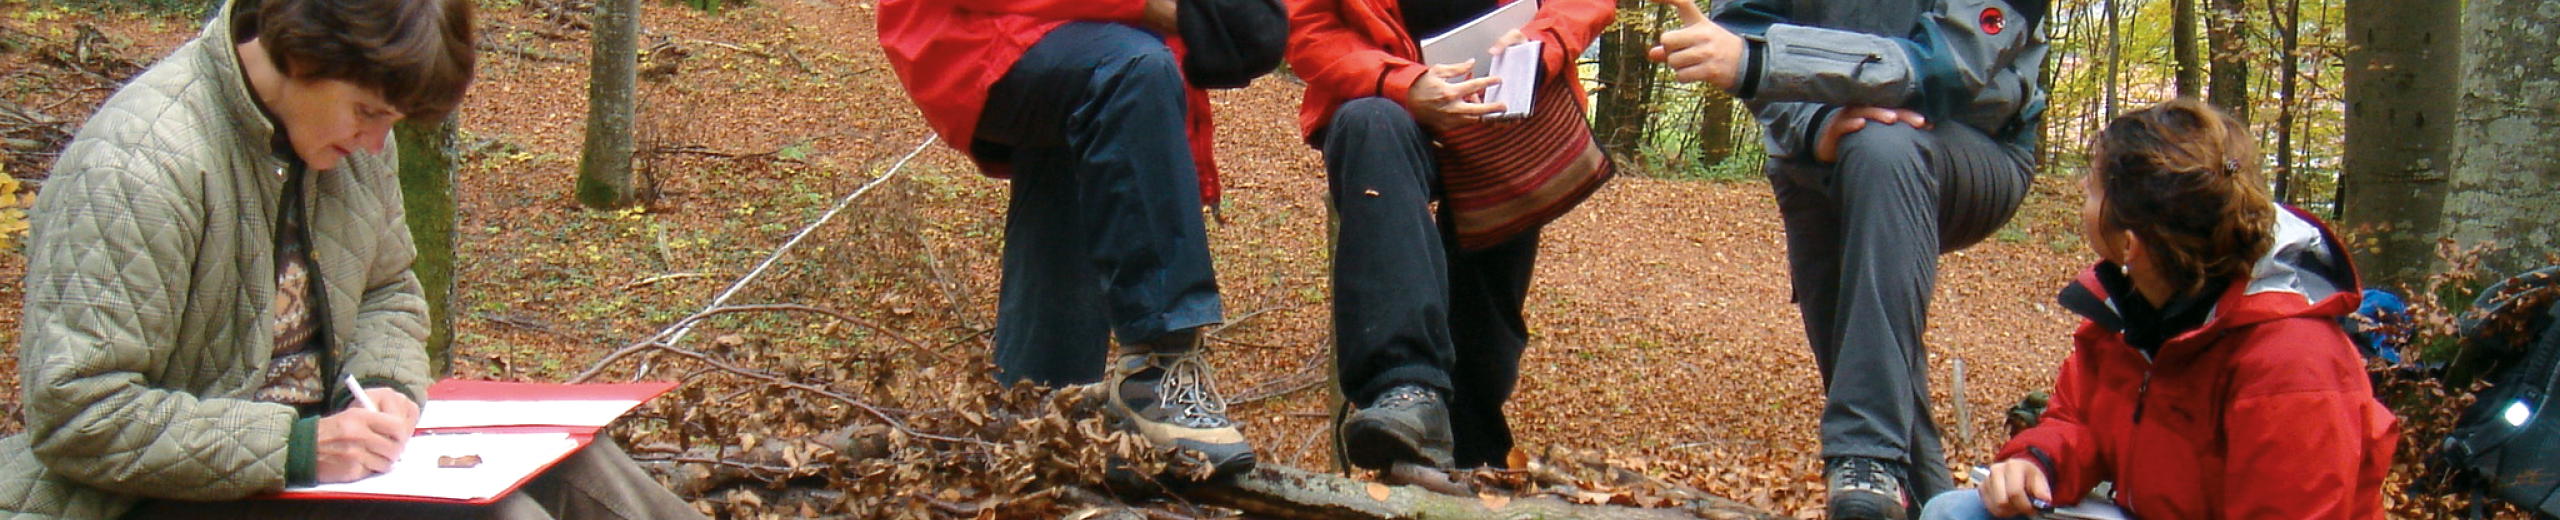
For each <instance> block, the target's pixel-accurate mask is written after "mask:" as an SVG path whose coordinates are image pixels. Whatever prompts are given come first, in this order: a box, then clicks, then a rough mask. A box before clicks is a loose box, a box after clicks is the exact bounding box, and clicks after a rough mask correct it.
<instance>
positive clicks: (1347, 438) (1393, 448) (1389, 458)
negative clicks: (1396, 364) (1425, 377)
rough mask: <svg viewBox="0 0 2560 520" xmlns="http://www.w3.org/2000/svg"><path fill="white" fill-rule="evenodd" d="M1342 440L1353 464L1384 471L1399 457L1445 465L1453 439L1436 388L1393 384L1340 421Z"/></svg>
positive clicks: (1427, 464)
mask: <svg viewBox="0 0 2560 520" xmlns="http://www.w3.org/2000/svg"><path fill="white" fill-rule="evenodd" d="M1342 444H1343V451H1344V455H1345V456H1347V457H1348V458H1350V459H1351V465H1353V466H1359V467H1363V468H1369V469H1376V470H1384V469H1388V468H1390V467H1393V466H1394V465H1395V463H1396V462H1399V461H1401V462H1406V463H1411V464H1417V465H1422V466H1427V467H1431V468H1444V469H1445V468H1448V467H1449V465H1450V459H1451V457H1450V455H1449V451H1450V446H1451V445H1453V444H1456V442H1455V441H1453V440H1452V439H1451V436H1450V435H1449V407H1448V405H1446V404H1442V403H1441V401H1440V393H1439V392H1434V391H1432V390H1431V389H1428V388H1423V387H1422V386H1420V385H1398V386H1396V387H1395V388H1389V389H1387V391H1386V393H1383V394H1378V398H1377V399H1376V400H1373V401H1370V402H1369V406H1365V407H1361V408H1360V410H1359V411H1355V412H1351V416H1350V418H1349V419H1348V420H1345V421H1343V423H1342Z"/></svg>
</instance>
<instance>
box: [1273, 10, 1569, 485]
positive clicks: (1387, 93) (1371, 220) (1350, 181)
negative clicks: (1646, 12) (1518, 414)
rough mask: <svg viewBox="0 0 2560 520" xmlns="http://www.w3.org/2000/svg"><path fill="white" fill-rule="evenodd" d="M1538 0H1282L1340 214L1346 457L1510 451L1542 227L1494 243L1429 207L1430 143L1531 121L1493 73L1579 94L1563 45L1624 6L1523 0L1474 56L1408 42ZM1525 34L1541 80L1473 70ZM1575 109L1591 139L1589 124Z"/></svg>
mask: <svg viewBox="0 0 2560 520" xmlns="http://www.w3.org/2000/svg"><path fill="white" fill-rule="evenodd" d="M1537 1H1538V0H1509V1H1499V0H1403V1H1399V0H1291V1H1290V2H1289V12H1290V15H1291V19H1290V32H1289V50H1288V53H1287V56H1288V61H1289V65H1290V67H1291V68H1292V70H1295V71H1296V72H1297V73H1298V75H1299V77H1300V78H1303V79H1305V80H1306V82H1307V89H1306V99H1305V101H1304V103H1303V104H1302V105H1300V107H1299V112H1298V114H1299V117H1298V122H1299V128H1300V129H1301V131H1302V132H1303V133H1304V136H1305V138H1306V142H1307V144H1308V145H1309V146H1313V147H1315V148H1317V149H1319V150H1322V151H1323V152H1324V159H1325V173H1326V175H1327V178H1328V180H1329V182H1330V188H1331V197H1330V199H1331V200H1332V203H1333V209H1334V211H1335V212H1336V216H1335V219H1334V221H1335V223H1336V224H1338V225H1339V228H1338V232H1337V233H1336V234H1335V235H1334V266H1333V291H1334V308H1333V317H1334V338H1335V340H1336V341H1337V342H1338V343H1337V344H1336V345H1335V347H1334V348H1335V359H1336V363H1335V369H1336V372H1335V378H1336V383H1337V384H1339V385H1340V388H1341V390H1342V392H1343V395H1345V396H1347V397H1348V398H1349V402H1348V404H1349V406H1351V407H1354V408H1356V410H1353V411H1351V412H1350V413H1349V415H1348V416H1347V417H1346V418H1345V419H1344V420H1343V421H1342V423H1341V424H1340V425H1339V428H1340V429H1339V431H1337V432H1336V433H1337V434H1339V437H1338V439H1339V440H1341V441H1342V444H1343V447H1344V450H1343V453H1341V455H1343V456H1345V457H1346V458H1348V459H1349V462H1350V463H1351V464H1354V465H1357V466H1360V467H1364V468H1373V469H1387V468H1389V467H1390V466H1391V465H1393V464H1395V463H1399V462H1401V463H1410V464H1418V465H1422V466H1428V467H1444V468H1445V467H1477V466H1495V467H1500V466H1503V465H1505V464H1506V461H1507V455H1508V454H1509V453H1510V451H1511V429H1510V426H1509V425H1508V424H1507V422H1506V421H1505V420H1504V418H1503V413H1502V405H1503V402H1504V401H1506V400H1508V399H1510V397H1511V392H1512V389H1513V388H1514V385H1515V383H1516V382H1517V380H1518V378H1519V373H1520V355H1521V353H1522V351H1523V350H1524V349H1526V348H1527V346H1528V339H1529V330H1528V323H1527V321H1526V320H1525V319H1524V318H1523V316H1522V314H1521V311H1522V307H1523V303H1524V302H1525V301H1526V300H1527V298H1528V296H1529V281H1530V273H1531V271H1532V270H1533V267H1534V266H1535V265H1536V261H1537V256H1538V230H1537V229H1536V225H1535V223H1532V224H1531V225H1528V226H1526V227H1525V228H1524V229H1517V230H1513V231H1509V232H1505V233H1500V234H1498V235H1487V236H1496V237H1498V238H1492V239H1490V240H1487V242H1490V243H1486V244H1468V243H1467V242H1468V241H1469V240H1470V239H1471V238H1472V237H1475V236H1478V235H1474V234H1470V233H1466V232H1464V231H1465V230H1463V229H1460V228H1459V226H1460V224H1459V223H1458V222H1456V221H1455V219H1453V218H1452V212H1453V209H1454V207H1455V206H1457V204H1456V203H1454V202H1451V201H1447V200H1443V202H1442V203H1441V204H1440V206H1439V209H1440V211H1439V213H1437V214H1435V213H1434V211H1433V210H1434V207H1433V202H1434V200H1435V199H1443V197H1444V196H1445V195H1448V194H1450V193H1451V190H1450V189H1449V188H1450V187H1451V184H1450V182H1449V181H1450V179H1448V178H1447V177H1446V176H1445V175H1444V174H1446V173H1448V170H1446V169H1445V167H1447V166H1449V164H1448V163H1447V162H1446V158H1447V157H1448V156H1446V155H1443V154H1444V153H1446V152H1449V150H1439V149H1436V147H1438V146H1440V145H1437V144H1435V140H1438V139H1440V138H1444V137H1448V136H1450V135H1452V134H1453V133H1460V132H1468V131H1483V132H1493V133H1500V132H1505V131H1512V130H1517V131H1526V129H1525V127H1521V126H1511V127H1508V128H1505V126H1504V125H1520V124H1523V123H1509V122H1491V121H1487V120H1486V119H1487V116H1488V115H1491V114H1496V113H1500V112H1503V111H1504V109H1505V108H1506V107H1504V106H1502V105H1501V104H1498V103H1491V102H1487V101H1485V100H1483V99H1481V95H1482V94H1483V92H1484V91H1485V89H1486V88H1487V87H1489V86H1491V85H1493V84H1495V83H1496V82H1504V83H1510V84H1513V85H1515V86H1521V87H1527V86H1530V85H1535V84H1539V83H1538V82H1550V81H1560V82H1564V86H1565V87H1566V88H1559V89H1556V90H1555V91H1554V92H1553V93H1552V94H1557V96H1556V97H1555V98H1554V99H1557V100H1561V101H1564V102H1569V103H1573V105H1567V106H1568V107H1578V106H1579V103H1581V99H1582V94H1581V87H1580V85H1579V84H1578V83H1577V82H1575V81H1574V79H1575V78H1576V76H1577V72H1576V70H1575V68H1574V64H1573V58H1574V57H1575V56H1579V55H1581V53H1582V50H1583V48H1584V47H1585V46H1587V45H1589V44H1590V43H1591V42H1592V38H1593V36H1594V35H1597V34H1599V31H1600V29H1601V28H1602V27H1604V26H1607V25H1608V24H1609V21H1610V19H1611V18H1612V16H1613V15H1614V14H1615V13H1616V7H1615V4H1614V3H1612V2H1610V1H1609V0H1545V1H1543V2H1538V3H1535V4H1530V6H1533V7H1534V8H1535V11H1536V12H1535V16H1534V17H1533V18H1531V19H1530V20H1529V21H1528V22H1527V23H1526V24H1525V25H1524V26H1520V27H1518V28H1516V29H1498V30H1502V31H1504V32H1502V33H1497V34H1502V35H1503V36H1502V37H1501V38H1499V39H1498V41H1497V43H1496V44H1495V45H1494V46H1493V47H1492V48H1486V49H1483V50H1480V51H1474V52H1471V53H1469V54H1473V55H1475V56H1479V57H1478V58H1476V60H1467V61H1459V62H1454V63H1429V62H1426V61H1425V60H1424V58H1423V49H1422V48H1421V46H1420V45H1419V44H1417V43H1416V42H1417V41H1419V40H1423V39H1428V38H1431V37H1433V36H1436V35H1440V34H1443V33H1445V32H1447V31H1450V30H1452V29H1453V28H1457V27H1460V26H1462V25H1465V24H1467V23H1469V22H1470V21H1471V20H1475V19H1477V18H1478V17H1481V16H1485V15H1486V14H1487V13H1489V12H1492V11H1494V10H1495V9H1496V8H1497V7H1500V6H1505V5H1508V4H1510V3H1512V2H1537ZM1522 41H1538V42H1541V44H1540V47H1541V49H1539V53H1538V59H1537V66H1536V67H1535V72H1536V73H1535V74H1533V75H1532V76H1534V77H1520V78H1495V77H1476V78H1470V77H1468V76H1469V70H1470V69H1471V65H1473V64H1474V63H1475V62H1476V61H1481V60H1486V59H1491V58H1492V53H1493V52H1496V51H1500V50H1504V49H1508V48H1510V47H1511V46H1512V45H1511V44H1513V43H1517V42H1522ZM1540 94H1550V93H1549V92H1540ZM1574 117H1575V118H1576V119H1578V116H1574ZM1572 123H1573V124H1572V125H1571V127H1572V130H1573V131H1578V132H1581V133H1582V135H1581V137H1583V138H1586V139H1587V137H1588V134H1589V127H1588V126H1584V125H1586V124H1585V123H1582V122H1580V121H1578V120H1577V121H1573V122H1572ZM1486 125H1494V126H1492V127H1490V128H1487V127H1486ZM1452 146H1463V145H1459V144H1454V143H1452ZM1461 151H1464V150H1461ZM1587 151H1588V152H1589V153H1588V154H1587V157H1585V158H1584V159H1583V160H1585V161H1605V160H1606V159H1605V157H1603V156H1600V154H1599V153H1598V150H1597V148H1588V149H1587ZM1586 164H1588V163H1586ZM1600 164H1605V163H1600ZM1593 187H1596V184H1595V185H1594V186H1593ZM1587 194H1588V193H1587V192H1584V193H1583V195H1587ZM1576 201H1578V199H1576Z"/></svg>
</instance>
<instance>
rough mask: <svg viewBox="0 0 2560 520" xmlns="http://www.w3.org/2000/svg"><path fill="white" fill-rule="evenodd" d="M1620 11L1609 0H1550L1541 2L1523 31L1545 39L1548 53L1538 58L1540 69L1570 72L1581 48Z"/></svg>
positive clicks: (1528, 34)
mask: <svg viewBox="0 0 2560 520" xmlns="http://www.w3.org/2000/svg"><path fill="white" fill-rule="evenodd" d="M1515 1H1521V2H1527V1H1531V0H1515ZM1617 14H1618V5H1617V4H1616V3H1614V2H1610V1H1608V0H1548V1H1547V2H1546V3H1543V4H1539V5H1538V16H1537V17H1536V18H1534V19H1531V20H1529V25H1528V26H1527V27H1522V28H1520V34H1521V35H1522V36H1527V37H1528V38H1529V39H1532V40H1537V41H1540V42H1545V44H1544V47H1543V49H1542V53H1543V54H1545V55H1544V56H1540V57H1539V58H1540V59H1539V60H1538V61H1539V62H1540V63H1539V65H1542V66H1541V67H1539V70H1540V71H1543V72H1546V73H1549V74H1557V73H1570V72H1573V71H1574V70H1575V69H1574V68H1573V60H1574V58H1576V57H1580V56H1582V50H1583V49H1584V48H1587V47H1590V46H1591V42H1593V41H1596V38H1598V37H1599V35H1600V30H1601V29H1606V28H1608V27H1609V21H1610V20H1611V19H1614V18H1616V17H1617Z"/></svg>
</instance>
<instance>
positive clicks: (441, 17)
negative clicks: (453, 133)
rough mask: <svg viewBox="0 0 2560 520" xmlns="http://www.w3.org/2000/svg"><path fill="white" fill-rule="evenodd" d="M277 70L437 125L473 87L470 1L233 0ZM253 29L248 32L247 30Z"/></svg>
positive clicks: (244, 29) (415, 119) (412, 118)
mask: <svg viewBox="0 0 2560 520" xmlns="http://www.w3.org/2000/svg"><path fill="white" fill-rule="evenodd" d="M234 1H237V2H243V3H252V4H255V5H257V10H256V14H255V15H254V16H247V17H243V18H245V20H242V21H245V22H249V23H248V24H244V25H249V26H251V27H244V28H243V31H244V32H248V31H252V30H253V31H254V33H253V34H256V35H257V38H258V40H259V41H261V42H265V46H266V48H267V54H268V57H269V58H271V59H273V60H274V61H275V63H276V68H277V70H280V71H283V72H284V74H285V76H288V77H292V78H297V79H337V80H345V81H348V82H352V83H355V84H357V85H359V86H363V87H366V88H371V89H375V90H377V91H380V92H381V93H382V99H383V100H385V101H389V102H390V103H391V105H392V107H393V108H396V109H399V110H400V112H401V113H402V114H404V117H405V118H406V119H408V120H411V121H441V120H443V119H444V118H445V116H446V115H449V114H451V113H453V110H454V108H455V107H457V106H459V105H461V104H462V93H463V91H464V90H466V89H468V88H469V87H470V86H471V78H472V66H473V61H474V60H475V49H474V48H473V47H472V46H473V45H474V43H473V41H472V40H473V36H472V29H471V2H472V0H234ZM252 27H253V28H252Z"/></svg>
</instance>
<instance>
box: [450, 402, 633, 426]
mask: <svg viewBox="0 0 2560 520" xmlns="http://www.w3.org/2000/svg"><path fill="white" fill-rule="evenodd" d="M638 406H640V402H639V401H601V400H599V401H582V400H561V401H429V402H427V409H426V411H425V412H422V413H419V414H418V426H417V427H418V429H421V430H424V429H431V428H462V427H479V426H598V427H601V426H606V425H610V424H613V420H614V419H615V418H618V417H622V414H623V413H626V412H630V411H631V409H632V408H634V407H638Z"/></svg>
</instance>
